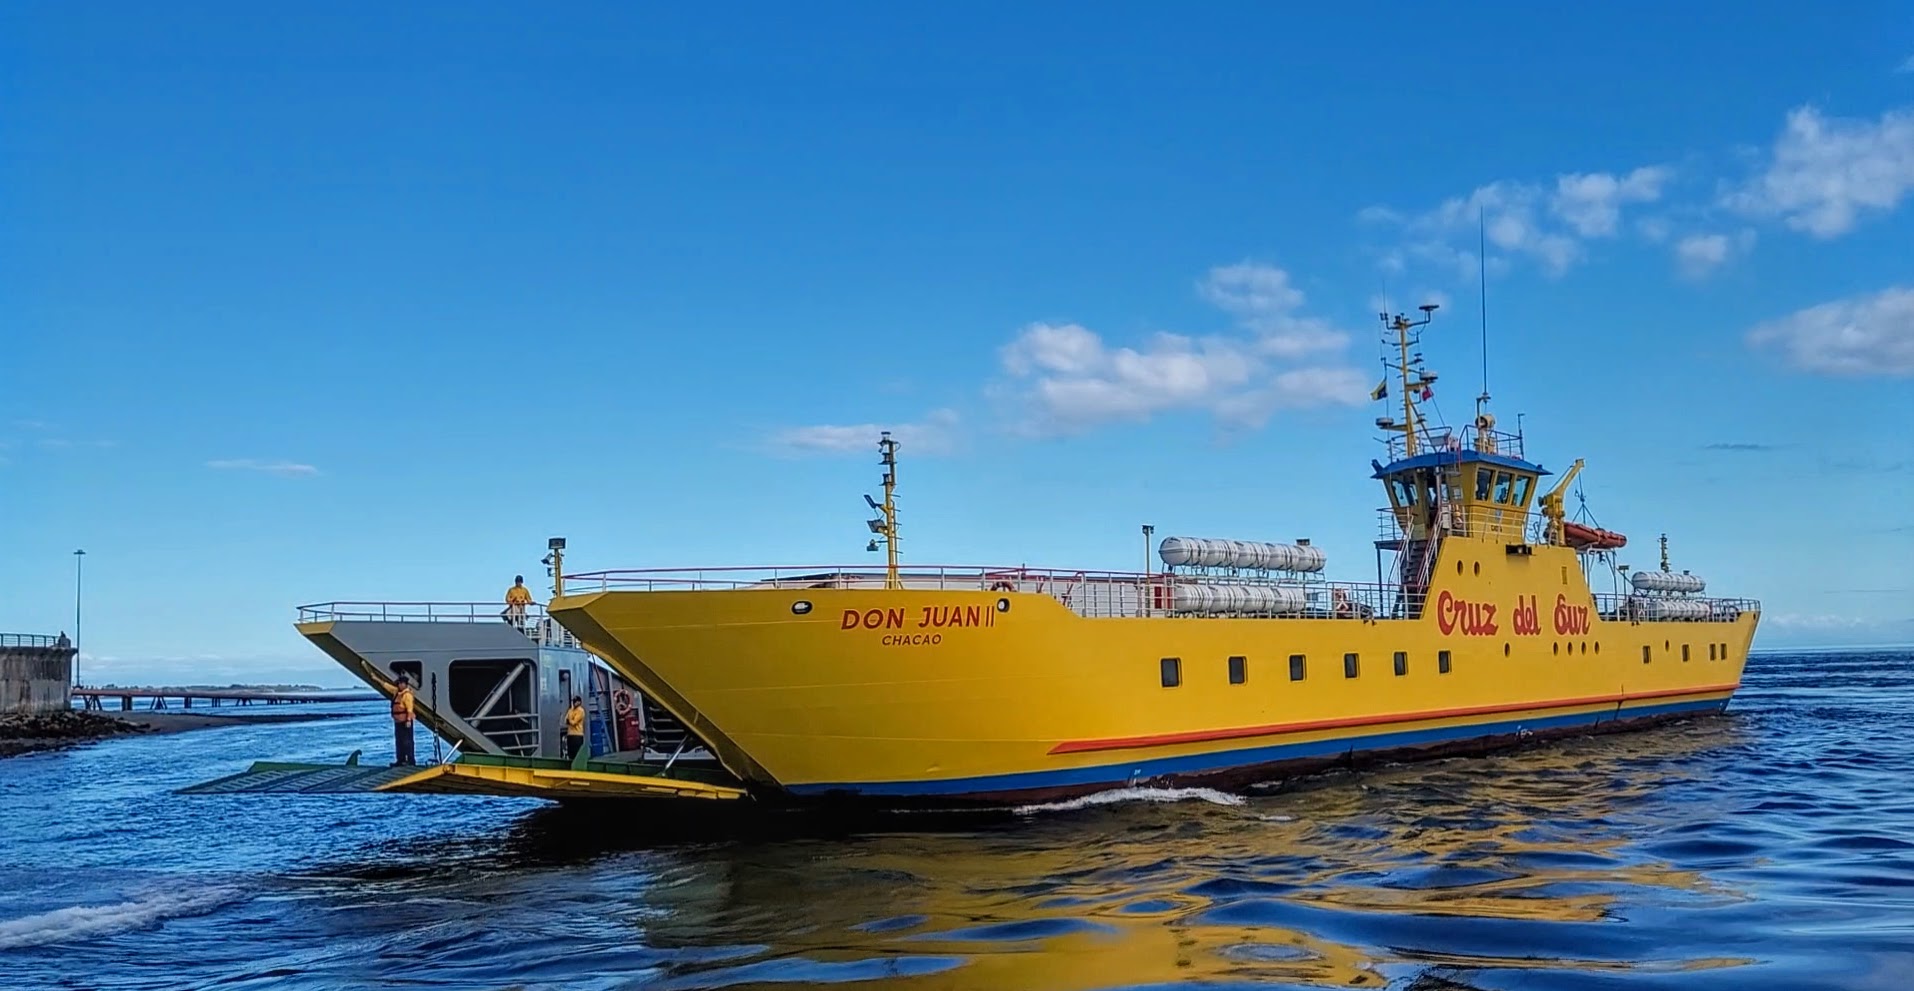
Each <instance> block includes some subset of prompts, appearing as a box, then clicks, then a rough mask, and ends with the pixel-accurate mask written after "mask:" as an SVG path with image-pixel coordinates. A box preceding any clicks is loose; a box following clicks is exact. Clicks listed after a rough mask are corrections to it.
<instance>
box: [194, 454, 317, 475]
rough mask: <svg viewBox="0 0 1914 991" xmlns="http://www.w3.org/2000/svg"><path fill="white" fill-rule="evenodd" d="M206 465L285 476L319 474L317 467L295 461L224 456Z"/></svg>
mask: <svg viewBox="0 0 1914 991" xmlns="http://www.w3.org/2000/svg"><path fill="white" fill-rule="evenodd" d="M206 467H208V468H217V469H220V470H222V471H257V472H264V473H266V474H268V475H280V476H283V477H286V478H305V477H309V476H312V475H317V474H319V469H317V468H314V467H313V466H311V465H306V464H300V463H298V462H296V461H258V460H255V459H253V458H224V459H220V460H217V461H208V462H206Z"/></svg>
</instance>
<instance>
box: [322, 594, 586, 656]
mask: <svg viewBox="0 0 1914 991" xmlns="http://www.w3.org/2000/svg"><path fill="white" fill-rule="evenodd" d="M299 622H301V623H324V622H359V623H508V624H510V625H511V626H513V627H514V628H516V629H517V630H518V631H519V632H520V633H523V634H525V635H526V636H527V637H530V638H531V639H532V640H533V641H535V642H537V643H539V644H540V645H542V646H546V647H573V648H576V647H578V646H579V644H578V639H577V638H576V637H574V636H573V635H572V633H571V631H570V630H567V629H565V628H564V627H563V626H561V625H559V624H558V622H557V621H556V620H553V619H552V618H551V617H550V616H547V615H546V614H545V607H544V606H542V605H539V604H538V603H536V602H534V603H532V604H531V605H528V606H525V607H524V608H523V609H522V610H520V611H517V612H514V611H513V610H512V609H511V608H509V607H507V606H505V605H504V604H502V603H498V602H316V603H313V604H311V605H304V606H300V607H299Z"/></svg>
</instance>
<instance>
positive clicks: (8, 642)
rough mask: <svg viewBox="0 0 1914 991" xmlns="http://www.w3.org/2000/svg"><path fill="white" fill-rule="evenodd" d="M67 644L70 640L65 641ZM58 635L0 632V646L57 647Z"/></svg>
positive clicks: (58, 642)
mask: <svg viewBox="0 0 1914 991" xmlns="http://www.w3.org/2000/svg"><path fill="white" fill-rule="evenodd" d="M67 643H68V645H69V646H71V645H72V641H70V640H69V641H68V642H67ZM58 646H60V638H59V637H50V636H47V635H46V634H44V633H0V647H58Z"/></svg>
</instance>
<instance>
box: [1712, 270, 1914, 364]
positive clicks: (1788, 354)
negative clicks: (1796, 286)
mask: <svg viewBox="0 0 1914 991" xmlns="http://www.w3.org/2000/svg"><path fill="white" fill-rule="evenodd" d="M1748 343H1749V345H1750V346H1752V347H1756V348H1769V349H1776V350H1779V351H1780V352H1781V353H1782V355H1783V357H1784V358H1785V359H1786V360H1787V362H1788V363H1789V364H1791V365H1793V366H1795V367H1796V368H1799V369H1801V370H1803V371H1808V372H1819V373H1823V374H1828V375H1890V376H1903V375H1914V288H1899V287H1897V288H1893V289H1886V290H1883V291H1881V292H1878V293H1874V294H1873V295H1869V296H1856V297H1851V298H1849V299H1841V300H1835V301H1834V302H1831V303H1822V304H1821V305H1819V306H1811V307H1808V308H1807V309H1805V310H1801V311H1799V312H1796V313H1792V314H1790V315H1788V316H1785V317H1782V318H1781V319H1779V320H1773V321H1769V322H1767V323H1764V324H1761V325H1759V326H1757V327H1755V328H1754V329H1752V330H1750V331H1749V332H1748Z"/></svg>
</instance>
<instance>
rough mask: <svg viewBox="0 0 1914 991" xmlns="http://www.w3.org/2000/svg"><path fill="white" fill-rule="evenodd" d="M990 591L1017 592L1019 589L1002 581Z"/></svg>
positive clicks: (991, 587)
mask: <svg viewBox="0 0 1914 991" xmlns="http://www.w3.org/2000/svg"><path fill="white" fill-rule="evenodd" d="M990 590H991V591H992V592H1015V591H1016V590H1017V588H1016V586H1014V585H1012V584H1010V583H1009V582H1005V581H1000V582H997V583H995V584H993V585H991V586H990Z"/></svg>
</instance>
